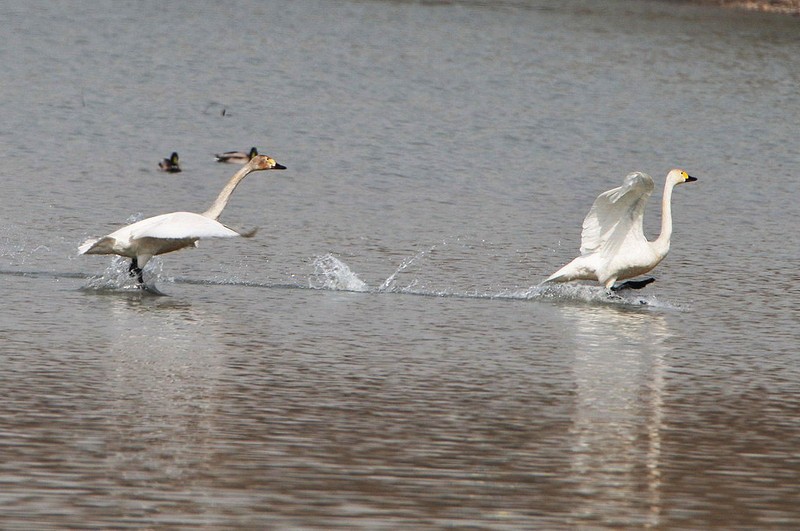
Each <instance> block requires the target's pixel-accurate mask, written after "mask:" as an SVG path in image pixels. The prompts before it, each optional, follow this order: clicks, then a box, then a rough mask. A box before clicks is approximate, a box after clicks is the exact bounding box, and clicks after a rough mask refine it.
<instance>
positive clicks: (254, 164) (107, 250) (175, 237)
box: [78, 155, 286, 286]
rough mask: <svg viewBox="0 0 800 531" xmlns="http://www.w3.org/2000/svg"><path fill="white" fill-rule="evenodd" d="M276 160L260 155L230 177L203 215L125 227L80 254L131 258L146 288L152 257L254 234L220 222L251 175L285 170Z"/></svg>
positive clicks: (175, 215) (165, 217) (145, 221)
mask: <svg viewBox="0 0 800 531" xmlns="http://www.w3.org/2000/svg"><path fill="white" fill-rule="evenodd" d="M284 169H286V166H282V165H281V164H278V163H277V162H275V159H273V158H271V157H267V156H265V155H258V156H256V157H254V158H253V159H252V160H250V162H248V163H247V164H246V165H245V166H244V167H242V168H241V169H240V170H239V171H237V172H236V174H235V175H234V176H233V177H231V179H230V180H229V181H228V183H227V184H226V185H225V187H224V188H223V189H222V191H221V192H220V193H219V195H218V196H217V199H216V200H215V201H214V203H213V204H212V205H211V207H209V209H208V210H206V211H205V212H203V213H202V214H195V213H194V212H171V213H169V214H161V215H160V216H154V217H151V218H147V219H143V220H141V221H137V222H136V223H133V224H131V225H127V226H125V227H122V228H121V229H119V230H116V231H114V232H112V233H111V234H109V235H108V236H104V237H102V238H91V239H89V240H86V241H85V242H84V243H83V244H82V245H81V246H80V247H79V248H78V251H79V254H116V255H119V256H125V257H128V258H130V259H131V265H130V268H129V272H130V274H131V276H133V277H136V278H137V279H138V281H139V285H140V286H143V285H144V278H143V275H142V269H143V268H144V266H145V265H146V264H147V262H148V260H150V259H151V258H152V257H153V256H156V255H159V254H164V253H169V252H172V251H177V250H179V249H183V248H185V247H195V246H197V241H198V240H201V239H204V238H231V237H235V236H244V237H245V238H249V237H251V236H253V235H254V234H255V230H253V231H250V232H240V231H236V230H234V229H231V228H230V227H226V226H225V225H223V224H222V223H220V222H219V221H217V220H218V219H219V216H220V214H222V211H223V209H224V208H225V206H226V205H227V204H228V201H229V200H230V197H231V194H232V193H233V191H234V190H235V189H236V187H237V186H238V185H239V183H240V182H242V180H243V179H244V178H245V177H247V175H248V174H250V173H251V172H254V171H261V170H284Z"/></svg>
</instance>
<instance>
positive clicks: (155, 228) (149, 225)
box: [111, 212, 240, 241]
mask: <svg viewBox="0 0 800 531" xmlns="http://www.w3.org/2000/svg"><path fill="white" fill-rule="evenodd" d="M117 233H124V234H119V235H118V236H115V235H116V234H117ZM117 233H114V234H111V236H114V237H115V238H116V239H118V240H123V241H125V240H128V241H129V240H138V239H142V238H150V239H159V240H199V239H202V238H232V237H234V236H240V234H239V233H238V232H236V231H235V230H233V229H230V228H228V227H226V226H225V225H223V224H222V223H220V222H218V221H215V220H213V219H210V218H207V217H205V216H201V215H200V214H195V213H193V212H172V213H170V214H162V215H160V216H154V217H152V218H147V219H143V220H142V221H138V222H136V223H134V224H133V225H128V226H127V227H124V228H122V229H120V230H119V231H117Z"/></svg>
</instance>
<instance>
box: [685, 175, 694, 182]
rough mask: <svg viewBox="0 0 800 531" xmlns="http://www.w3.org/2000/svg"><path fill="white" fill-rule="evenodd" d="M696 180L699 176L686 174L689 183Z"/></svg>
mask: <svg viewBox="0 0 800 531" xmlns="http://www.w3.org/2000/svg"><path fill="white" fill-rule="evenodd" d="M696 180H697V177H692V176H691V175H688V174H687V175H686V182H687V183H690V182H692V181H696Z"/></svg>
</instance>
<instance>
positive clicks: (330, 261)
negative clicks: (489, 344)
mask: <svg viewBox="0 0 800 531" xmlns="http://www.w3.org/2000/svg"><path fill="white" fill-rule="evenodd" d="M426 253H427V251H420V252H419V253H417V254H415V255H414V256H411V257H409V258H407V259H405V260H403V262H401V264H400V265H399V266H398V267H397V269H396V270H395V271H394V272H393V273H392V274H391V275H389V277H388V278H387V279H386V280H384V281H383V282H382V283H381V284H380V286H378V287H377V288H370V287H369V286H368V285H367V283H366V282H364V281H363V280H361V279H360V278H358V276H357V275H356V274H355V273H354V272H353V271H352V270H351V269H350V267H349V266H348V265H347V264H346V263H344V262H343V261H342V260H340V259H338V258H336V257H335V256H333V255H332V254H326V255H324V256H319V257H317V258H316V259H315V260H314V275H312V277H310V279H309V287H310V288H312V289H326V290H333V291H353V292H359V293H398V294H405V295H419V296H428V297H453V298H467V299H493V300H552V301H564V302H581V303H601V304H610V305H623V306H630V305H635V306H652V307H658V308H666V309H678V308H677V307H676V306H674V305H672V304H670V303H667V302H664V301H660V300H659V299H658V298H656V296H654V295H641V294H638V293H623V294H618V293H614V294H609V293H608V292H607V291H606V290H605V288H603V287H601V286H590V285H585V284H540V285H537V286H531V287H529V288H522V289H513V290H503V291H500V292H496V293H494V292H483V293H481V292H477V291H471V292H466V291H464V292H459V291H455V290H431V289H416V285H417V281H416V280H413V281H412V282H411V283H410V284H409V285H408V286H406V287H401V286H398V284H397V277H398V275H399V274H400V273H402V272H403V271H405V270H406V269H408V268H409V267H411V266H412V265H413V264H414V263H415V262H417V261H418V260H419V259H420V258H422V257H423V256H424V255H425V254H426Z"/></svg>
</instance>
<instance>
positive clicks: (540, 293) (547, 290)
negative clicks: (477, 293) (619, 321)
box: [497, 283, 679, 310]
mask: <svg viewBox="0 0 800 531" xmlns="http://www.w3.org/2000/svg"><path fill="white" fill-rule="evenodd" d="M497 297H498V298H509V299H525V300H549V301H554V302H559V301H563V302H582V303H589V304H609V305H618V306H651V307H656V308H664V309H672V310H675V309H679V308H678V307H677V306H675V305H673V304H670V303H668V302H665V301H661V300H659V299H658V298H657V297H656V296H655V295H643V294H641V293H639V292H637V291H635V290H624V291H621V292H616V293H608V291H606V289H605V288H604V287H602V286H593V285H590V284H570V283H566V284H539V285H537V286H532V287H530V288H526V289H520V290H515V291H509V292H504V293H501V294H499V295H498V296H497Z"/></svg>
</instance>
